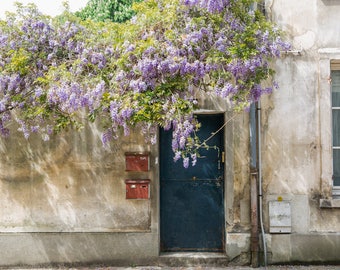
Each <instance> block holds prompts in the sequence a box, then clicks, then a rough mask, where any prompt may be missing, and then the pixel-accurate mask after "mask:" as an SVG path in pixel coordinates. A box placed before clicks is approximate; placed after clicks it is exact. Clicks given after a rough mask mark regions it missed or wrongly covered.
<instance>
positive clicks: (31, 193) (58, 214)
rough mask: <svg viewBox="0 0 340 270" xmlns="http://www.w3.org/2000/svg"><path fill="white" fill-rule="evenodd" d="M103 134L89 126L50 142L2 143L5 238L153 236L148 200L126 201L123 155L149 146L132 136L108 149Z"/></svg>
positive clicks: (0, 213)
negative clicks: (29, 235)
mask: <svg viewBox="0 0 340 270" xmlns="http://www.w3.org/2000/svg"><path fill="white" fill-rule="evenodd" d="M98 133H99V132H98V130H97V129H96V128H95V127H94V126H86V127H85V128H84V130H83V131H81V132H79V133H76V132H68V133H66V134H63V135H59V136H58V137H53V138H52V139H51V140H50V141H49V142H43V141H42V140H40V138H34V137H31V138H29V139H28V140H25V139H24V138H23V136H22V134H18V133H12V136H11V137H10V138H6V139H2V140H1V141H0V153H1V156H0V203H1V205H4V207H2V208H1V209H0V231H1V232H84V231H89V232H106V231H133V230H137V231H140V230H141V231H146V230H150V224H151V218H150V202H149V200H144V201H132V200H130V201H129V200H126V199H125V192H126V191H125V183H124V180H125V179H126V178H130V175H128V173H127V172H125V163H124V162H125V159H124V157H125V156H124V152H126V151H132V150H134V151H136V150H143V151H148V150H149V147H150V146H149V145H145V142H144V138H143V137H141V136H139V135H131V136H130V137H126V138H122V139H121V140H119V141H115V142H112V144H111V146H110V147H109V148H106V149H105V148H104V147H103V146H102V143H101V140H100V137H99V136H98ZM145 148H146V149H145ZM144 177H145V178H149V177H150V176H149V172H146V173H145V175H144Z"/></svg>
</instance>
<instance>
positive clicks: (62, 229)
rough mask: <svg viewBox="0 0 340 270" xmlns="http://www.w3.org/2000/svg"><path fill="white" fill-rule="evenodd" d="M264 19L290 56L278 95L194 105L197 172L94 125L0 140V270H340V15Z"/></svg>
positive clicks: (312, 11) (332, 1)
mask: <svg viewBox="0 0 340 270" xmlns="http://www.w3.org/2000/svg"><path fill="white" fill-rule="evenodd" d="M265 10H266V14H267V16H268V18H269V19H270V20H272V21H273V22H275V23H277V25H278V26H279V27H280V28H282V29H283V30H284V31H285V33H286V38H287V40H290V41H291V43H292V50H290V51H287V52H282V58H281V59H280V60H278V61H276V62H275V63H274V68H275V70H276V75H275V80H276V81H277V82H278V84H279V86H280V88H279V90H276V91H275V92H274V93H272V94H271V95H268V96H265V97H263V98H262V100H261V104H257V105H256V106H257V109H256V110H254V111H256V112H257V113H256V114H255V113H254V114H252V113H248V112H244V113H239V114H235V113H233V112H232V111H231V110H230V109H228V107H227V106H226V105H225V102H224V101H223V100H219V99H216V98H214V97H211V96H204V97H198V99H199V101H200V104H201V109H200V110H199V111H197V115H198V117H199V119H200V120H201V122H202V123H203V125H202V132H201V133H200V135H199V136H201V139H202V140H206V139H209V138H210V135H211V134H214V136H213V138H212V139H209V140H208V141H207V145H208V147H207V148H206V149H203V150H202V153H201V154H202V157H201V158H200V159H198V163H197V164H196V166H194V167H189V169H183V166H182V164H181V163H179V162H180V161H178V162H177V163H174V162H173V160H172V153H171V142H170V140H171V135H169V133H166V132H164V131H162V130H160V131H159V140H158V143H157V144H156V145H149V144H147V143H145V141H144V138H143V137H142V136H141V135H139V133H138V130H136V131H135V132H134V133H133V134H131V135H130V136H127V137H121V138H120V139H119V140H116V141H113V142H112V143H111V145H110V146H109V147H107V148H103V147H102V145H101V141H100V139H99V136H98V134H99V131H98V129H97V128H96V126H95V125H89V126H86V127H85V128H84V130H83V131H81V132H79V133H71V132H70V133H66V134H64V135H62V136H58V137H56V138H52V140H51V141H50V142H47V143H43V142H41V140H40V139H38V138H34V137H31V138H29V139H28V140H25V139H23V138H22V135H21V134H17V133H15V132H14V133H13V134H12V135H13V136H11V137H10V138H7V139H1V141H0V152H1V155H0V205H1V206H2V207H1V208H0V250H1V252H0V266H15V265H41V264H46V265H48V264H65V263H66V264H78V263H80V264H87V263H101V264H103V263H108V264H115V265H118V264H119V265H137V264H148V265H150V264H153V263H155V264H162V263H164V264H175V263H176V260H177V259H178V257H180V258H182V259H183V260H182V261H178V263H190V264H191V263H192V264H195V263H196V264H199V263H207V264H209V263H216V262H217V263H219V264H224V265H226V264H238V265H241V264H250V263H252V262H253V265H256V260H257V261H258V262H260V263H264V261H266V262H267V263H268V264H271V263H292V262H294V263H295V262H307V263H326V262H327V263H339V262H340V194H339V189H340V182H339V178H338V177H340V173H339V168H340V164H339V161H340V158H339V154H338V151H340V143H339V144H338V142H339V140H338V139H337V138H338V137H339V136H340V134H338V133H340V130H339V128H338V126H339V125H338V121H337V120H338V118H337V114H338V109H339V108H340V105H338V104H337V95H338V94H337V93H338V92H340V90H339V89H340V71H339V70H340V35H338V33H340V24H338V23H337V21H338V14H339V13H340V2H338V1H337V0H312V1H306V0H303V1H299V2H297V1H292V0H287V1H276V0H268V1H266V3H265ZM15 129H16V128H15V127H13V131H15ZM254 202H255V203H254ZM259 221H261V222H259ZM176 258H177V259H176Z"/></svg>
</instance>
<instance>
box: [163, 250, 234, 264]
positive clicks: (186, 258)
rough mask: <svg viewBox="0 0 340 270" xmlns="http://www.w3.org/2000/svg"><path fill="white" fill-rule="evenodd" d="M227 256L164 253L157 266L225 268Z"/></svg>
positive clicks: (213, 253)
mask: <svg viewBox="0 0 340 270" xmlns="http://www.w3.org/2000/svg"><path fill="white" fill-rule="evenodd" d="M228 262H229V260H228V258H227V255H226V254H224V253H217V252H164V253H161V254H160V256H159V265H161V266H171V267H190V266H198V265H199V266H214V267H218V266H227V265H228Z"/></svg>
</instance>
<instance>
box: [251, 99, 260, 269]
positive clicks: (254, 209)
mask: <svg viewBox="0 0 340 270" xmlns="http://www.w3.org/2000/svg"><path fill="white" fill-rule="evenodd" d="M249 118H250V119H249V122H250V125H249V131H250V213H251V215H250V221H251V235H250V240H251V246H250V250H251V266H252V267H259V226H258V193H257V181H258V168H257V167H258V166H257V164H258V156H257V146H258V145H257V131H256V130H257V126H256V122H257V121H256V107H255V104H251V106H250V112H249Z"/></svg>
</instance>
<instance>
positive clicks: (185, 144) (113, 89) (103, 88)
mask: <svg viewBox="0 0 340 270" xmlns="http://www.w3.org/2000/svg"><path fill="white" fill-rule="evenodd" d="M250 4H251V2H250V1H249V3H248V2H247V1H237V0H209V1H203V0H172V1H165V0H164V1H163V0H158V1H157V0H146V1H144V2H143V3H138V4H136V5H134V8H135V11H136V14H137V15H136V16H135V17H134V18H132V19H131V21H128V22H125V23H122V24H116V23H108V22H105V23H98V22H92V21H83V22H82V21H79V19H77V18H76V17H72V16H71V15H70V14H69V13H67V14H66V15H65V14H64V16H62V17H59V18H54V19H50V18H48V17H45V16H43V15H42V14H40V13H39V12H38V11H37V9H36V8H34V7H32V6H31V7H23V6H20V7H19V9H18V12H17V14H15V15H12V16H9V17H8V18H7V20H6V21H2V22H0V72H1V73H0V117H1V118H0V131H1V132H2V134H4V135H8V129H7V128H6V124H7V123H9V121H11V120H16V121H17V122H18V123H19V124H20V130H21V131H22V132H23V133H24V135H25V137H28V136H29V134H30V133H32V132H39V133H41V134H42V135H43V138H44V139H48V137H49V135H50V134H51V133H52V132H56V131H60V130H61V129H63V128H66V127H68V126H70V125H73V126H78V125H79V121H78V120H79V117H81V116H82V115H83V114H84V111H86V112H87V113H88V117H89V119H90V120H92V121H93V120H95V119H96V118H99V119H101V120H102V124H103V127H104V132H103V136H102V141H103V143H104V144H106V143H108V142H109V141H110V140H111V139H113V138H116V137H117V135H118V134H119V131H120V130H123V131H124V134H125V135H127V134H129V132H130V128H131V127H136V126H137V127H139V128H140V130H141V131H142V132H143V133H144V134H145V135H146V137H147V138H148V139H149V140H150V141H151V142H153V143H155V142H156V134H157V127H158V126H161V127H163V128H165V129H170V128H172V129H173V143H172V148H173V151H174V155H175V157H174V159H175V160H178V159H180V158H183V161H184V166H185V167H187V166H189V160H190V159H191V161H192V165H194V164H195V163H196V158H197V155H196V153H195V147H196V146H197V142H196V140H195V138H193V137H192V135H193V134H194V132H195V131H196V130H197V129H198V128H199V123H197V121H196V119H195V117H194V116H193V112H194V110H195V108H196V107H197V103H196V98H195V95H196V92H197V91H205V92H214V93H215V94H216V95H218V96H220V97H222V98H225V99H226V100H229V101H230V102H232V103H233V104H234V107H235V109H238V110H240V109H245V108H248V107H249V105H250V104H251V103H252V102H255V101H257V100H258V99H259V98H260V96H261V95H262V94H265V93H270V92H271V91H272V87H263V86H262V82H263V81H265V80H267V79H268V78H269V77H270V76H271V75H272V74H273V71H272V70H271V68H270V61H271V60H272V59H273V58H276V57H279V55H280V51H281V50H286V49H287V48H288V45H287V44H286V43H285V42H283V41H282V40H281V38H280V33H279V31H278V30H277V29H275V28H274V27H273V26H272V25H270V24H269V23H268V22H267V21H266V20H265V18H264V17H263V16H262V15H261V14H260V13H259V12H257V11H255V12H254V11H250V9H249V7H250ZM273 85H275V83H274V84H273ZM11 112H15V113H11ZM13 117H14V119H12V118H13Z"/></svg>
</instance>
